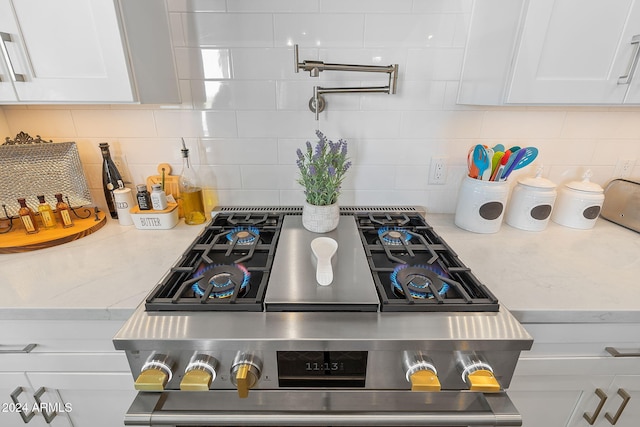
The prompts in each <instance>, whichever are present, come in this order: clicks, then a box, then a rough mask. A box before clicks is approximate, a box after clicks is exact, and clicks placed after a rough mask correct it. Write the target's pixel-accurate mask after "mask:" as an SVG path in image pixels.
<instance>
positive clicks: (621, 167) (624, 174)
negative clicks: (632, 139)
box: [613, 159, 636, 178]
mask: <svg viewBox="0 0 640 427" xmlns="http://www.w3.org/2000/svg"><path fill="white" fill-rule="evenodd" d="M635 165H636V159H618V163H617V164H616V169H615V171H614V172H613V177H614V178H628V177H630V176H631V172H632V171H633V168H634V167H635Z"/></svg>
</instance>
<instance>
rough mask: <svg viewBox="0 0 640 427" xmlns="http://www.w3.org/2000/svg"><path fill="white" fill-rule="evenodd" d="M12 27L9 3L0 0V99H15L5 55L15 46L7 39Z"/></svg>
mask: <svg viewBox="0 0 640 427" xmlns="http://www.w3.org/2000/svg"><path fill="white" fill-rule="evenodd" d="M11 28H14V24H13V15H12V13H11V7H10V4H9V3H8V2H6V1H1V0H0V33H2V40H0V43H2V46H0V49H1V50H0V101H16V100H17V97H16V93H15V91H14V90H13V83H12V79H13V76H11V74H10V71H9V64H8V63H7V60H8V59H10V58H8V57H7V55H8V54H9V52H10V51H12V50H13V48H14V47H15V43H14V42H13V40H11V41H9V38H10V37H11V34H10V33H9V30H10V29H11Z"/></svg>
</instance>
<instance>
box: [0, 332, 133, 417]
mask: <svg viewBox="0 0 640 427" xmlns="http://www.w3.org/2000/svg"><path fill="white" fill-rule="evenodd" d="M122 323H123V322H122V321H107V320H105V321H82V322H78V321H75V322H74V321H62V320H60V321H31V320H25V321H0V384H1V385H0V394H1V397H0V403H4V402H7V404H9V403H13V400H14V398H12V397H11V394H14V396H17V397H16V399H17V400H18V401H19V402H21V403H23V404H26V405H27V406H28V407H30V408H33V407H34V405H35V407H36V408H38V409H42V410H41V411H37V412H35V413H34V415H33V417H32V418H31V420H30V421H29V425H30V426H31V425H36V426H37V425H51V426H54V427H59V426H64V427H69V426H75V427H78V426H89V425H90V426H97V427H113V426H122V425H124V414H125V413H126V411H127V409H128V408H129V406H130V405H131V402H133V399H134V398H135V395H136V393H137V392H136V391H135V389H134V387H133V379H132V377H131V372H130V371H129V365H128V363H127V359H126V356H125V354H124V353H123V352H120V351H116V350H115V349H114V348H113V344H112V341H111V339H112V338H113V336H114V335H115V334H116V332H117V331H118V329H119V328H120V327H121V326H122ZM26 344H35V347H31V348H29V349H28V351H27V352H25V351H23V350H24V348H25V347H26ZM0 409H2V408H0ZM10 409H13V407H9V406H8V407H7V411H6V412H4V413H2V412H0V425H2V426H3V427H5V426H8V427H14V426H15V427H18V426H22V425H24V419H23V418H22V417H21V415H20V413H18V412H16V411H15V410H14V411H10Z"/></svg>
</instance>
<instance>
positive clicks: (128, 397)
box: [27, 372, 137, 427]
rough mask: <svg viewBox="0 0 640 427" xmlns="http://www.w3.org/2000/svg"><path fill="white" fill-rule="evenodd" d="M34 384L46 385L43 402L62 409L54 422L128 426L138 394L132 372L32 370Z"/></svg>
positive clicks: (97, 426)
mask: <svg viewBox="0 0 640 427" xmlns="http://www.w3.org/2000/svg"><path fill="white" fill-rule="evenodd" d="M27 375H28V377H29V380H30V381H31V384H33V386H34V387H36V388H39V387H41V386H43V387H45V390H46V396H45V397H43V402H46V403H47V404H50V405H52V409H58V414H57V415H56V416H55V418H54V419H53V420H52V422H51V425H52V426H68V425H72V426H93V427H117V426H124V415H125V413H126V412H127V410H128V409H129V406H131V402H133V399H134V398H135V396H136V393H137V392H136V391H135V390H134V388H133V380H132V378H131V373H129V372H55V373H54V372H29V373H27Z"/></svg>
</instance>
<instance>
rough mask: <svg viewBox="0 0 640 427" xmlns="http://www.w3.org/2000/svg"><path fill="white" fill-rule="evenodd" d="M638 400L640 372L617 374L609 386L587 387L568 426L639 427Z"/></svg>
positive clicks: (639, 408) (639, 404) (639, 394)
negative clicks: (589, 388)
mask: <svg viewBox="0 0 640 427" xmlns="http://www.w3.org/2000/svg"><path fill="white" fill-rule="evenodd" d="M636 362H637V361H636ZM639 400H640V375H617V376H615V377H614V378H613V381H612V382H611V383H610V384H609V386H608V387H605V388H600V387H598V388H596V389H595V390H594V389H591V390H585V391H584V394H583V396H582V399H581V400H580V402H579V403H578V406H577V409H576V411H575V412H574V416H573V417H572V419H571V421H570V422H569V424H568V426H569V427H588V426H590V425H593V426H601V427H605V426H611V425H615V426H618V427H636V426H637V425H638V420H640V402H639ZM585 414H586V417H585Z"/></svg>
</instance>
